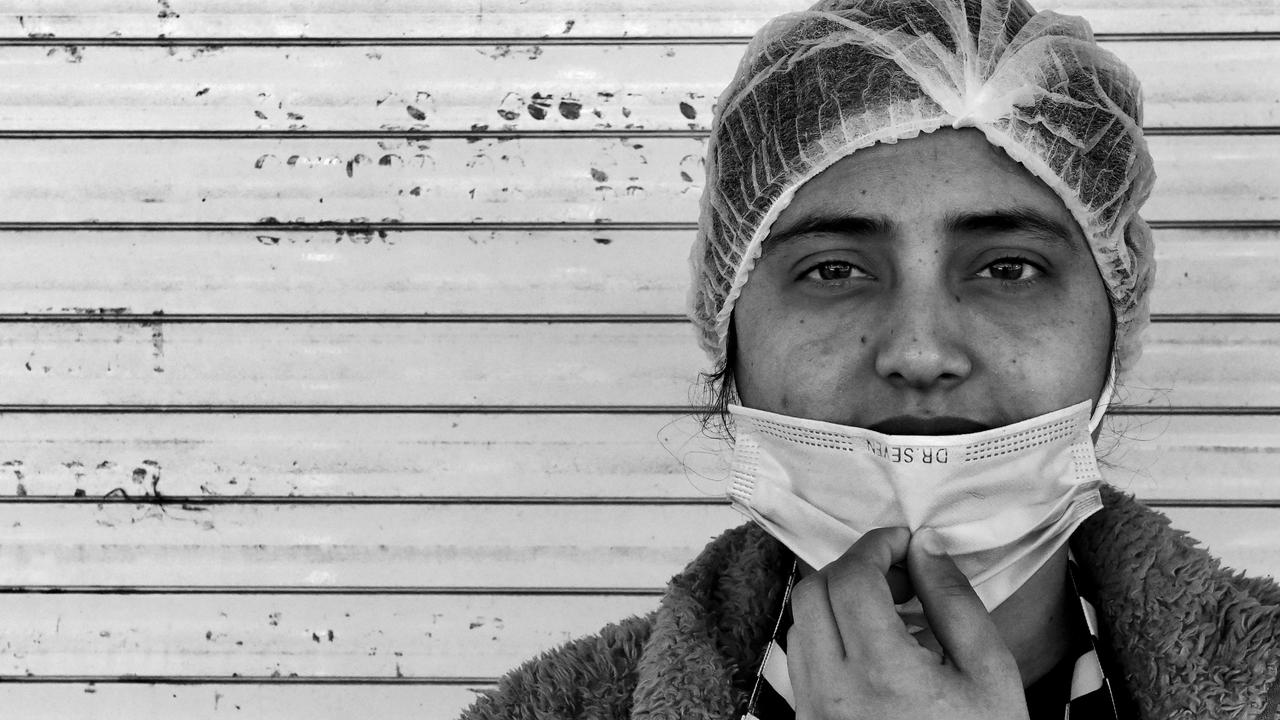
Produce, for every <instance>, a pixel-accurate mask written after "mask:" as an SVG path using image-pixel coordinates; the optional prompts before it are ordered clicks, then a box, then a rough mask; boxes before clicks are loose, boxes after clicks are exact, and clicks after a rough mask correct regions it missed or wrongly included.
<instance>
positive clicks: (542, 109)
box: [528, 93, 551, 120]
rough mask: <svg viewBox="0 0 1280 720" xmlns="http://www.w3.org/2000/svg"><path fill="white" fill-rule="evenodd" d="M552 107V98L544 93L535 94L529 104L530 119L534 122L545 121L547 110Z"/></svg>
mask: <svg viewBox="0 0 1280 720" xmlns="http://www.w3.org/2000/svg"><path fill="white" fill-rule="evenodd" d="M550 107H551V96H550V95H543V94H542V93H534V94H533V99H532V100H531V101H530V102H529V105H528V110H529V117H531V118H533V119H534V120H545V119H546V117H547V110H548V109H549V108H550Z"/></svg>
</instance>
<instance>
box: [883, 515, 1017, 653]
mask: <svg viewBox="0 0 1280 720" xmlns="http://www.w3.org/2000/svg"><path fill="white" fill-rule="evenodd" d="M907 568H908V570H909V571H910V573H911V583H912V584H913V585H914V586H915V590H916V595H917V596H918V597H919V598H920V604H921V605H923V606H924V614H925V617H927V618H928V619H929V627H930V629H931V630H933V634H934V635H935V636H936V637H937V639H938V643H939V644H940V645H942V648H943V650H944V651H946V657H949V658H951V660H952V662H954V664H955V665H956V666H957V667H958V668H960V670H961V671H964V672H980V671H983V670H995V669H996V668H998V667H999V668H1003V667H1004V666H1005V661H1006V660H1007V661H1008V662H1012V661H1013V656H1012V655H1011V654H1010V653H1009V649H1008V647H1007V646H1006V645H1005V644H1004V640H1003V639H1002V638H1001V637H1000V633H999V631H998V630H997V629H996V626H995V623H994V622H992V620H991V615H990V614H989V613H988V612H987V609H986V607H985V606H983V604H982V600H980V599H979V598H978V594H977V593H976V592H974V590H973V586H972V585H970V584H969V579H968V578H967V577H965V575H964V573H962V572H960V568H958V567H956V564H955V562H953V561H952V560H951V558H950V557H949V556H948V555H947V553H946V551H945V550H944V549H943V546H942V538H941V537H939V536H938V533H937V532H935V531H934V530H932V529H930V528H921V529H920V530H918V531H916V533H915V534H914V535H912V537H911V544H910V546H909V547H908V550H907Z"/></svg>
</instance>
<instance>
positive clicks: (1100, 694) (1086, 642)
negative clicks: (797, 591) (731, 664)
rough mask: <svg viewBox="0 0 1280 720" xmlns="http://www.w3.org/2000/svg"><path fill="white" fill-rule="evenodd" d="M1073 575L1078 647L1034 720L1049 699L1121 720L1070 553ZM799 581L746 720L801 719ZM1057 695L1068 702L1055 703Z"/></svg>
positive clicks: (1041, 695) (1030, 697)
mask: <svg viewBox="0 0 1280 720" xmlns="http://www.w3.org/2000/svg"><path fill="white" fill-rule="evenodd" d="M1067 570H1068V577H1069V578H1070V583H1071V587H1072V589H1073V590H1074V592H1075V595H1076V597H1078V598H1079V599H1080V613H1079V615H1077V616H1075V618H1074V620H1075V627H1074V628H1073V629H1072V648H1071V652H1069V653H1068V655H1067V658H1066V659H1064V660H1063V661H1062V662H1061V663H1059V664H1058V666H1057V667H1056V668H1054V669H1053V670H1050V671H1049V673H1048V674H1046V676H1045V677H1044V678H1041V679H1040V680H1037V681H1036V682H1035V684H1033V685H1032V686H1031V687H1030V688H1027V701H1028V706H1029V709H1030V710H1031V718H1032V720H1036V719H1037V718H1039V717H1053V716H1055V715H1056V711H1055V710H1054V709H1053V708H1048V709H1046V708H1045V698H1046V696H1047V697H1048V698H1049V702H1050V703H1052V705H1053V706H1054V707H1057V706H1059V705H1061V707H1062V708H1063V710H1062V717H1063V718H1064V720H1071V718H1072V717H1076V718H1090V719H1091V720H1092V719H1095V718H1096V719H1099V720H1107V719H1108V718H1112V719H1118V718H1119V711H1118V709H1117V706H1116V699H1115V694H1114V692H1113V689H1112V687H1111V683H1110V681H1109V680H1108V679H1107V673H1106V671H1105V669H1104V668H1106V667H1109V666H1110V663H1109V661H1108V659H1107V653H1106V652H1105V647H1104V644H1103V643H1102V642H1101V640H1100V635H1099V633H1100V626H1099V624H1098V611H1097V609H1096V608H1095V607H1094V603H1093V600H1092V598H1093V597H1095V595H1094V593H1093V590H1092V588H1091V586H1089V585H1088V583H1087V577H1086V576H1085V575H1084V573H1081V572H1080V568H1079V566H1078V565H1077V564H1076V561H1075V557H1074V556H1071V555H1070V554H1069V555H1068V561H1067ZM796 577H797V575H796V568H795V567H793V568H792V570H791V577H790V578H789V579H788V580H787V589H786V592H784V593H783V595H782V603H781V605H782V607H781V609H780V610H779V612H778V620H777V622H776V623H775V624H774V630H773V636H772V638H771V639H770V641H769V645H768V647H766V648H765V651H764V658H763V660H762V661H761V663H760V669H759V671H758V672H757V674H756V682H755V687H754V688H753V689H752V691H751V697H750V699H749V700H748V702H747V712H746V713H745V714H744V715H743V716H742V720H794V718H795V716H796V714H795V694H794V692H793V690H792V688H791V678H790V676H789V675H788V673H787V631H788V630H790V629H791V623H792V616H791V588H792V587H794V586H795V582H796ZM1055 695H1056V696H1057V697H1060V698H1062V700H1060V701H1055V700H1052V698H1053V697H1054V696H1055Z"/></svg>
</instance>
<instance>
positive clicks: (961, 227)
mask: <svg viewBox="0 0 1280 720" xmlns="http://www.w3.org/2000/svg"><path fill="white" fill-rule="evenodd" d="M944 224H945V226H946V228H947V230H948V231H949V232H952V233H988V234H989V233H997V234H1000V233H1022V234H1028V235H1034V236H1037V237H1040V238H1043V239H1045V240H1048V241H1050V242H1052V243H1054V244H1058V245H1061V246H1062V247H1064V248H1067V249H1068V250H1070V251H1071V252H1073V253H1079V252H1083V250H1084V248H1083V247H1081V242H1080V241H1079V240H1076V238H1075V235H1074V234H1073V233H1072V232H1071V229H1070V228H1068V227H1067V226H1066V225H1065V224H1063V223H1062V222H1060V221H1059V220H1057V219H1056V218H1053V217H1050V216H1049V215H1046V214H1044V213H1042V212H1040V211H1039V210H1034V209H1032V208H1001V209H999V210H985V211H981V212H953V213H948V214H947V216H946V219H945V221H944Z"/></svg>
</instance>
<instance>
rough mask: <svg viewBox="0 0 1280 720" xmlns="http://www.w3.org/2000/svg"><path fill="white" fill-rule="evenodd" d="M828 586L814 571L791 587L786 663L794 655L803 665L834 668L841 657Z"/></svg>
mask: <svg viewBox="0 0 1280 720" xmlns="http://www.w3.org/2000/svg"><path fill="white" fill-rule="evenodd" d="M829 593H830V591H829V589H828V588H827V577H826V576H825V575H823V574H822V573H813V574H812V575H809V576H808V577H806V578H804V579H803V580H801V581H799V582H797V583H796V586H795V587H794V588H792V589H791V618H792V625H791V629H790V630H789V631H788V632H787V663H788V665H790V663H791V658H792V656H793V655H794V656H795V657H796V660H797V661H802V664H803V665H804V666H805V667H810V668H814V667H818V668H820V667H834V666H836V664H837V663H840V662H842V661H843V660H844V655H845V653H844V640H843V638H842V637H841V635H840V626H839V625H838V624H837V623H836V618H835V613H834V611H833V610H832V608H831V600H830V597H829Z"/></svg>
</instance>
